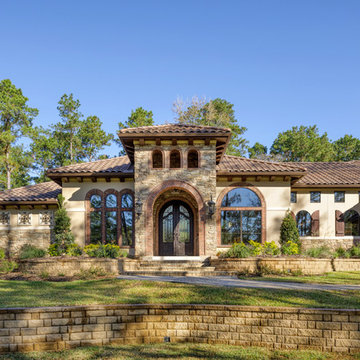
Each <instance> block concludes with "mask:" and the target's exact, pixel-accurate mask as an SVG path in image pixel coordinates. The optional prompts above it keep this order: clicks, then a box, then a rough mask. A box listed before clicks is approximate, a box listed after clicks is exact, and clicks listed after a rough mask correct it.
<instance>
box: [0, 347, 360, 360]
mask: <svg viewBox="0 0 360 360" xmlns="http://www.w3.org/2000/svg"><path fill="white" fill-rule="evenodd" d="M0 359H4V360H5V359H6V360H10V359H11V360H30V359H31V360H40V359H41V360H54V359H65V360H70V359H71V360H95V359H99V360H100V359H134V360H141V359H162V360H165V359H218V360H235V359H236V360H242V359H243V360H285V359H288V360H327V359H329V360H336V359H339V354H330V353H319V352H312V351H298V350H297V351H271V350H267V349H261V348H251V347H249V348H242V347H239V346H227V345H204V344H149V345H127V346H104V347H87V348H78V349H75V350H66V351H61V352H44V353H30V354H9V355H2V356H1V355H0ZM341 359H342V360H350V359H360V356H359V355H353V356H350V355H343V354H341Z"/></svg>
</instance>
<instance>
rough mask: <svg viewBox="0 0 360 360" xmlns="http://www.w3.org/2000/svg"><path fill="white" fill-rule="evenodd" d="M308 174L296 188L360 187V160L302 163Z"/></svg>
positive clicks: (298, 182) (297, 183)
mask: <svg viewBox="0 0 360 360" xmlns="http://www.w3.org/2000/svg"><path fill="white" fill-rule="evenodd" d="M299 165H300V166H304V167H306V169H307V170H308V171H307V174H306V175H305V176H304V177H302V178H301V179H299V180H298V181H297V182H296V183H295V184H294V187H301V186H303V187H308V186H340V187H341V186H360V160H353V161H347V162H302V163H299Z"/></svg>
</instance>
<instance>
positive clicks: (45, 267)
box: [19, 256, 119, 276]
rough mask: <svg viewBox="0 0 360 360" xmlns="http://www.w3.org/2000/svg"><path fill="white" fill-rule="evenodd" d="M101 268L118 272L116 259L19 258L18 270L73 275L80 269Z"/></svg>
mask: <svg viewBox="0 0 360 360" xmlns="http://www.w3.org/2000/svg"><path fill="white" fill-rule="evenodd" d="M92 268H101V269H102V270H103V271H105V272H106V273H110V274H118V273H119V268H118V259H106V258H82V257H67V256H64V257H48V258H40V259H27V260H21V261H20V263H19V271H21V272H25V273H29V274H36V275H41V274H42V273H44V272H46V273H47V274H49V275H50V276H59V275H63V276H74V275H76V274H78V273H79V272H80V271H87V270H90V269H92Z"/></svg>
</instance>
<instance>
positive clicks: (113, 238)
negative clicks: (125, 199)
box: [105, 194, 118, 244]
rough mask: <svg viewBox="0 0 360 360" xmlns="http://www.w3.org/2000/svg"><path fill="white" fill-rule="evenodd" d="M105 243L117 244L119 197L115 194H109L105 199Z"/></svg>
mask: <svg viewBox="0 0 360 360" xmlns="http://www.w3.org/2000/svg"><path fill="white" fill-rule="evenodd" d="M105 239H106V240H105V242H106V243H110V244H117V242H118V232H117V197H116V195H115V194H108V195H106V197H105Z"/></svg>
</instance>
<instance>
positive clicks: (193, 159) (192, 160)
mask: <svg viewBox="0 0 360 360" xmlns="http://www.w3.org/2000/svg"><path fill="white" fill-rule="evenodd" d="M187 160H188V168H189V169H196V168H198V167H199V155H198V152H197V151H196V150H190V151H189V152H188V159H187Z"/></svg>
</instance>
